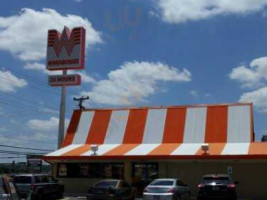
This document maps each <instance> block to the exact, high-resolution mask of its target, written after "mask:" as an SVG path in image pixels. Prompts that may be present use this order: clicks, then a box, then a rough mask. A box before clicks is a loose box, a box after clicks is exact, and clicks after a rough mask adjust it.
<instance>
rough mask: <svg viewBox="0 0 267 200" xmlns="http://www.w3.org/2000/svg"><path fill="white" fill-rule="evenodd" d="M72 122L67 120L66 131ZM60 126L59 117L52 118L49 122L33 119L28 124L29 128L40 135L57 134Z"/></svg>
mask: <svg viewBox="0 0 267 200" xmlns="http://www.w3.org/2000/svg"><path fill="white" fill-rule="evenodd" d="M69 122H70V120H69V119H65V129H67V127H68V125H69ZM58 125H59V118H58V117H51V118H50V119H48V120H43V119H31V120H29V121H28V122H27V126H28V127H29V128H30V129H32V130H35V131H37V132H38V133H40V134H48V135H49V133H50V134H53V135H54V134H55V133H57V131H58Z"/></svg>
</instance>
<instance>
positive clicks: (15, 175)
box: [14, 174, 51, 177]
mask: <svg viewBox="0 0 267 200" xmlns="http://www.w3.org/2000/svg"><path fill="white" fill-rule="evenodd" d="M14 176H17V177H18V176H29V177H30V176H51V175H50V174H15V175H14Z"/></svg>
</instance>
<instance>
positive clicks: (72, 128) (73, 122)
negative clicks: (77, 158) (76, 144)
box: [62, 110, 82, 147]
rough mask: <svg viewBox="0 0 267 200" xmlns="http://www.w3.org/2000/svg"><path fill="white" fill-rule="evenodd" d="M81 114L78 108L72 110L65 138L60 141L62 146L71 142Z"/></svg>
mask: <svg viewBox="0 0 267 200" xmlns="http://www.w3.org/2000/svg"><path fill="white" fill-rule="evenodd" d="M81 114H82V112H81V111H80V110H74V111H73V114H72V117H71V120H70V124H69V127H68V130H67V134H66V137H65V140H64V142H63V143H62V147H65V146H68V145H70V144H71V143H72V141H73V138H74V135H75V132H76V130H77V127H78V124H79V121H80V117H81Z"/></svg>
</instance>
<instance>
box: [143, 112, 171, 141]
mask: <svg viewBox="0 0 267 200" xmlns="http://www.w3.org/2000/svg"><path fill="white" fill-rule="evenodd" d="M166 111H167V110H166V109H150V110H149V111H148V115H147V119H146V126H145V131H144V137H143V143H147V144H156V143H158V144H159V143H162V138H163V132H164V125H165V119H166Z"/></svg>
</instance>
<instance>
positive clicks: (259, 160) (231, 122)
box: [44, 103, 267, 199]
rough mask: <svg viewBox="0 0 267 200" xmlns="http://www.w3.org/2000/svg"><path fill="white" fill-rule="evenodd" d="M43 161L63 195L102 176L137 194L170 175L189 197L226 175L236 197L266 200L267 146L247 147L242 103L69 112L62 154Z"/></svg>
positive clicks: (248, 110) (247, 119)
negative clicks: (208, 178) (206, 180)
mask: <svg viewBox="0 0 267 200" xmlns="http://www.w3.org/2000/svg"><path fill="white" fill-rule="evenodd" d="M204 143H205V144H208V146H209V150H208V151H207V152H206V153H205V152H204V151H203V150H202V148H201V146H203V144H204ZM95 145H97V146H98V150H97V151H96V152H93V151H92V149H91V147H92V146H95ZM44 159H45V160H47V161H48V162H51V163H52V166H53V174H54V175H55V176H56V177H58V178H59V180H60V181H61V182H62V183H64V184H65V190H66V192H69V193H83V192H86V191H87V189H88V188H89V187H90V186H91V185H92V184H93V183H94V182H96V181H97V180H99V179H104V178H123V179H125V180H127V181H129V182H130V183H132V184H133V185H135V186H137V187H138V188H142V187H143V186H144V185H145V184H146V183H147V182H149V181H151V180H153V179H154V178H166V177H172V178H178V179H181V180H183V181H184V182H185V183H186V184H188V185H189V186H190V188H191V191H192V195H193V196H194V195H195V194H196V191H197V184H198V182H199V180H200V179H201V177H202V176H203V175H204V174H210V173H229V174H231V176H232V177H233V179H234V180H236V181H238V182H239V185H238V186H237V191H238V193H239V195H240V196H241V197H246V198H263V199H267V192H266V186H267V143H262V142H255V141H254V128H253V105H252V104H250V103H248V104H246V103H238V104H220V105H195V106H171V107H144V108H129V109H86V110H74V112H73V115H72V118H71V121H70V124H69V127H68V129H67V133H66V136H65V139H64V142H63V144H62V148H61V149H59V150H57V151H55V152H52V153H50V154H48V155H46V156H45V157H44Z"/></svg>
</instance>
